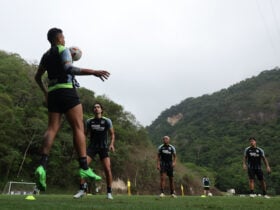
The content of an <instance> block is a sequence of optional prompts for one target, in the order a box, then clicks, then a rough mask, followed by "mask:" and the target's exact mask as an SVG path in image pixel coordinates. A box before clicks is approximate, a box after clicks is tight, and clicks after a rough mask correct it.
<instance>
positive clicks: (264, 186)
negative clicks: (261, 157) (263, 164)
mask: <svg viewBox="0 0 280 210" xmlns="http://www.w3.org/2000/svg"><path fill="white" fill-rule="evenodd" d="M257 177H258V180H259V181H260V184H261V188H262V194H263V196H264V197H266V198H269V196H267V195H266V183H265V180H264V175H263V171H262V170H258V172H257Z"/></svg>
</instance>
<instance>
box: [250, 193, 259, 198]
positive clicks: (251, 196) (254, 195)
mask: <svg viewBox="0 0 280 210" xmlns="http://www.w3.org/2000/svg"><path fill="white" fill-rule="evenodd" d="M249 197H250V198H254V197H257V195H256V194H250V195H249Z"/></svg>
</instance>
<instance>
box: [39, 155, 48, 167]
mask: <svg viewBox="0 0 280 210" xmlns="http://www.w3.org/2000/svg"><path fill="white" fill-rule="evenodd" d="M48 159H49V156H48V155H46V154H42V156H41V159H40V162H39V164H40V165H41V166H43V168H44V169H46V168H47V163H48Z"/></svg>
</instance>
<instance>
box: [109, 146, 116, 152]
mask: <svg viewBox="0 0 280 210" xmlns="http://www.w3.org/2000/svg"><path fill="white" fill-rule="evenodd" d="M109 151H112V152H115V147H114V145H113V144H110V146H109Z"/></svg>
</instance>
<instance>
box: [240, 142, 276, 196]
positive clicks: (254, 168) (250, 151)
mask: <svg viewBox="0 0 280 210" xmlns="http://www.w3.org/2000/svg"><path fill="white" fill-rule="evenodd" d="M249 141H250V147H247V148H246V149H245V151H244V156H243V169H244V170H247V171H248V176H249V188H250V197H252V198H253V197H255V196H256V194H255V192H254V188H255V182H254V181H255V176H257V178H258V180H259V181H260V183H261V188H262V190H263V196H264V197H265V198H269V196H268V195H266V183H265V181H264V175H263V171H262V168H261V161H262V160H263V162H264V164H265V166H266V171H267V173H270V172H271V169H270V167H269V164H268V161H267V159H266V157H265V155H264V150H263V149H261V148H260V147H257V141H256V139H255V138H254V137H250V138H249Z"/></svg>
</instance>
